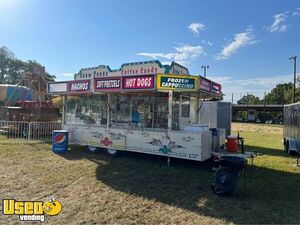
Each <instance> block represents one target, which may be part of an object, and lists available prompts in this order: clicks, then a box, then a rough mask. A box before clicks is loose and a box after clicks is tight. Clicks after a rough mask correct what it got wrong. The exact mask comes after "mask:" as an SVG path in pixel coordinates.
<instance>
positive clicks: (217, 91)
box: [211, 81, 222, 95]
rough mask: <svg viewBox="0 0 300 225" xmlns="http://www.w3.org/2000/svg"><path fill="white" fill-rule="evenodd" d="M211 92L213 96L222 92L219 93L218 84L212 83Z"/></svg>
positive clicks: (219, 85)
mask: <svg viewBox="0 0 300 225" xmlns="http://www.w3.org/2000/svg"><path fill="white" fill-rule="evenodd" d="M211 92H212V93H213V94H217V95H219V94H221V93H222V91H221V84H218V83H216V82H213V81H212V84H211Z"/></svg>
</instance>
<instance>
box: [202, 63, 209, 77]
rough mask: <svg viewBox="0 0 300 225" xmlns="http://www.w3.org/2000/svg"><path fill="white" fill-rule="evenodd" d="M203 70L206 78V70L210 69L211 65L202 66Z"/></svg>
mask: <svg viewBox="0 0 300 225" xmlns="http://www.w3.org/2000/svg"><path fill="white" fill-rule="evenodd" d="M201 68H202V69H203V75H204V77H206V69H209V65H202V66H201Z"/></svg>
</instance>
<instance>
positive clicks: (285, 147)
mask: <svg viewBox="0 0 300 225" xmlns="http://www.w3.org/2000/svg"><path fill="white" fill-rule="evenodd" d="M284 151H285V152H286V153H288V152H289V142H288V140H286V139H285V140H284Z"/></svg>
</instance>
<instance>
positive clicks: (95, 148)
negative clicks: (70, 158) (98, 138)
mask: <svg viewBox="0 0 300 225" xmlns="http://www.w3.org/2000/svg"><path fill="white" fill-rule="evenodd" d="M86 149H87V150H88V151H89V152H98V151H99V147H97V146H92V145H87V146H86Z"/></svg>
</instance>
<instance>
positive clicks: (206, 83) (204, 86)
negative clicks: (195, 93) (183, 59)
mask: <svg viewBox="0 0 300 225" xmlns="http://www.w3.org/2000/svg"><path fill="white" fill-rule="evenodd" d="M199 89H200V91H206V92H211V81H210V80H208V79H206V78H204V77H201V76H200V78H199Z"/></svg>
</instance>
